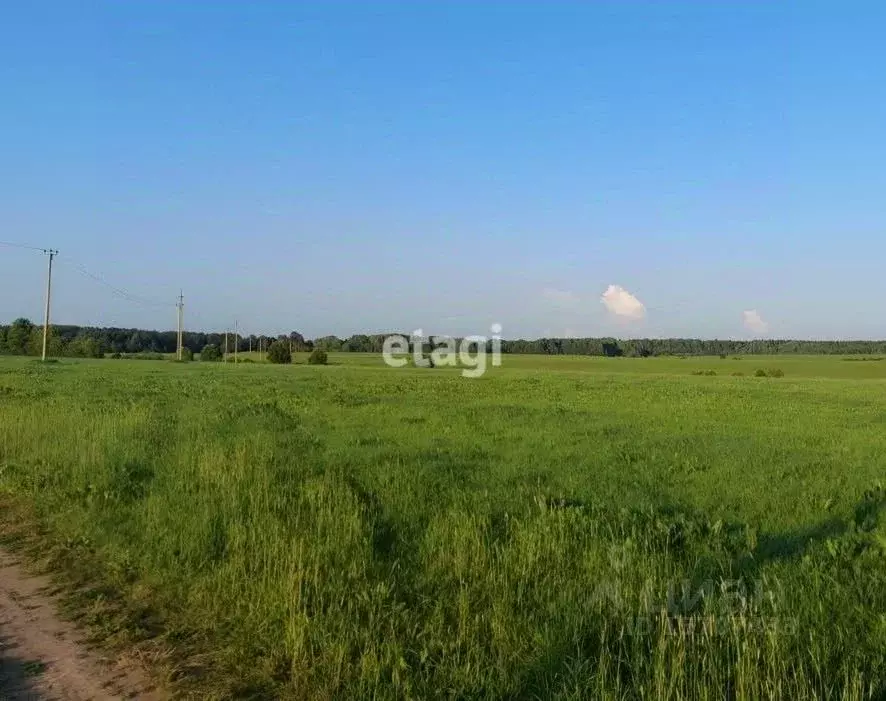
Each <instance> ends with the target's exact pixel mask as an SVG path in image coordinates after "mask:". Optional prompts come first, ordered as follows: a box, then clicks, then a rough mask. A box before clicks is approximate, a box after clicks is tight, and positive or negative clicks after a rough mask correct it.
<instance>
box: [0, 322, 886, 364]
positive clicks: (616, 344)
mask: <svg viewBox="0 0 886 701" xmlns="http://www.w3.org/2000/svg"><path fill="white" fill-rule="evenodd" d="M403 335H408V334H403ZM386 336H387V334H355V335H353V336H351V337H349V338H338V337H337V336H323V337H321V338H316V339H313V340H309V339H305V337H304V336H303V335H302V334H300V333H298V332H297V331H293V332H291V333H289V334H281V335H279V336H265V335H261V336H256V335H251V336H242V335H240V336H237V337H236V338H235V337H234V335H233V334H228V346H227V349H228V351H229V352H233V351H234V348H235V346H236V348H237V350H238V351H240V352H244V351H247V350H249V349H250V348H251V349H252V350H258V349H259V348H260V347H262V348H264V349H266V350H267V349H268V348H269V347H270V346H271V344H272V343H274V342H275V341H279V342H281V346H285V347H287V348H288V347H289V346H290V344H291V347H292V350H293V351H296V352H300V351H311V350H313V349H315V348H318V349H321V350H324V351H337V352H341V351H344V352H354V353H381V351H382V345H383V344H384V339H385V338H386ZM183 340H184V346H185V348H186V349H188V350H190V351H191V352H192V353H195V354H196V353H200V351H202V350H203V348H204V347H206V346H215V347H217V348H218V349H219V350H220V351H224V348H225V334H224V333H204V332H197V331H186V332H185V333H184V339H183ZM42 344H43V327H42V326H40V325H38V324H33V323H32V322H31V321H29V320H28V319H16V320H15V321H13V322H12V323H11V324H9V325H7V326H0V353H3V354H13V355H39V353H40V350H41V348H42ZM48 346H49V347H48V349H47V350H48V352H49V354H50V355H52V356H56V357H57V356H73V357H97V358H100V357H103V356H104V355H106V354H113V353H121V354H125V353H174V352H175V350H176V332H175V331H146V330H144V329H120V328H97V327H90V326H60V325H55V326H52V327H51V329H50V337H49V342H48ZM501 351H502V353H539V354H543V355H596V356H608V357H629V358H637V357H640V358H642V357H651V356H680V355H687V356H689V355H758V354H767V355H772V354H779V353H784V354H801V353H802V354H813V355H854V354H886V341H791V340H753V341H724V340H703V339H697V338H640V339H616V338H539V339H535V340H531V341H529V340H523V339H519V340H503V341H502V342H501Z"/></svg>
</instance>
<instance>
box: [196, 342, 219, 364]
mask: <svg viewBox="0 0 886 701" xmlns="http://www.w3.org/2000/svg"><path fill="white" fill-rule="evenodd" d="M221 359H222V352H221V348H219V347H218V346H217V345H215V344H214V343H208V344H206V345H205V346H203V350H201V351H200V360H208V361H210V362H217V361H219V360H221Z"/></svg>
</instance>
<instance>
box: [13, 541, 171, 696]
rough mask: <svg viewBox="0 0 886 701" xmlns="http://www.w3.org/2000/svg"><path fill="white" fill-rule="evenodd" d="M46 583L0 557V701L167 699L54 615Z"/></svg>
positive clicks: (128, 666)
mask: <svg viewBox="0 0 886 701" xmlns="http://www.w3.org/2000/svg"><path fill="white" fill-rule="evenodd" d="M49 592H50V583H49V580H48V579H46V578H45V577H37V576H33V575H31V574H28V573H27V571H26V570H25V569H23V567H22V566H21V564H20V563H19V561H18V560H17V559H16V558H15V557H14V556H12V555H10V554H9V553H6V552H3V551H0V699H3V700H9V701H13V700H14V701H19V700H24V699H28V700H29V701H30V700H32V699H33V700H34V701H86V700H87V699H90V700H92V701H107V700H110V699H127V698H138V699H148V700H151V701H154V700H159V699H164V698H167V696H166V695H165V694H162V693H161V692H160V691H158V690H157V689H156V688H153V687H152V685H151V684H150V683H149V682H148V680H147V677H146V675H145V674H144V673H143V672H141V671H140V670H139V669H138V668H137V667H136V666H135V665H133V664H126V663H123V662H121V661H119V660H112V659H105V658H103V657H102V656H101V655H100V654H98V653H96V652H95V651H93V650H91V649H87V648H86V647H85V646H84V645H83V644H82V643H81V642H80V639H81V637H82V636H80V635H78V631H77V629H76V627H75V626H73V625H72V624H71V623H68V622H66V621H63V620H61V619H60V618H59V617H58V615H57V614H56V609H55V601H54V599H53V597H52V595H51V594H50V593H49Z"/></svg>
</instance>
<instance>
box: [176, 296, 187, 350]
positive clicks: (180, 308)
mask: <svg viewBox="0 0 886 701" xmlns="http://www.w3.org/2000/svg"><path fill="white" fill-rule="evenodd" d="M175 306H177V307H178V344H177V348H178V351H177V354H178V359H179V360H181V359H182V324H183V323H184V318H185V297H184V295H183V294H182V291H181V290H179V291H178V304H176V305H175Z"/></svg>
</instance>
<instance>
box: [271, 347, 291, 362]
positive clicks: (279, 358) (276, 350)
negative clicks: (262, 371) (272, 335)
mask: <svg viewBox="0 0 886 701" xmlns="http://www.w3.org/2000/svg"><path fill="white" fill-rule="evenodd" d="M268 362H269V363H276V364H277V365H285V364H287V363H291V362H292V353H290V352H289V344H288V343H285V342H283V341H274V342H273V343H272V344H271V345H270V346H269V347H268Z"/></svg>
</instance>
